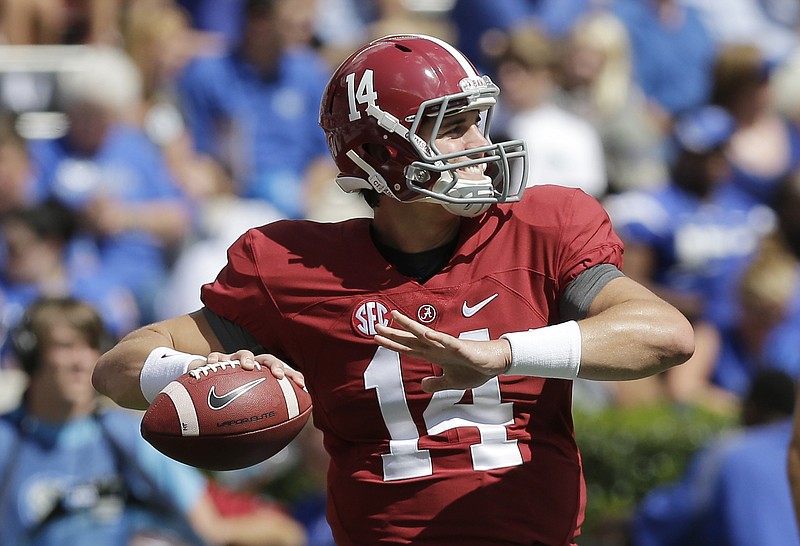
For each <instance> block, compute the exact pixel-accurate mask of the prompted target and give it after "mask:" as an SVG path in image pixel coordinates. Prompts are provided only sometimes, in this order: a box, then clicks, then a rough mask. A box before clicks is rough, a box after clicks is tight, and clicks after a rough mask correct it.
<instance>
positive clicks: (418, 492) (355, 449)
mask: <svg viewBox="0 0 800 546" xmlns="http://www.w3.org/2000/svg"><path fill="white" fill-rule="evenodd" d="M498 93H499V89H498V88H497V86H496V85H495V84H494V83H493V82H492V81H491V80H490V79H489V78H488V77H486V76H481V75H479V74H477V73H476V71H475V68H474V67H473V65H472V64H471V63H470V61H469V60H467V59H466V58H465V57H464V56H463V55H462V54H461V53H460V52H459V51H458V50H456V49H455V48H453V47H452V46H450V45H449V44H447V43H445V42H442V41H440V40H438V39H434V38H431V37H427V36H419V35H403V36H387V37H384V38H382V39H378V40H376V41H373V42H371V43H369V44H367V45H365V46H364V47H362V48H360V49H359V50H358V51H356V52H355V53H354V54H353V55H351V56H350V57H349V58H348V59H347V60H345V61H344V62H343V63H342V64H341V66H340V67H339V68H338V69H337V70H336V71H335V72H334V74H333V76H332V77H331V79H330V82H329V83H328V86H327V89H326V91H325V94H324V96H323V98H322V102H321V106H320V125H321V127H322V129H323V130H324V132H325V135H326V137H327V142H328V146H329V148H330V152H331V155H332V157H333V159H334V161H335V162H336V165H337V167H338V169H339V171H340V174H339V176H338V178H337V183H338V184H339V186H340V187H341V188H342V189H343V190H345V191H348V192H351V191H358V192H361V193H362V195H363V196H364V198H365V199H366V200H367V202H368V203H369V204H370V206H371V207H372V208H373V211H374V215H373V218H359V219H352V220H347V221H344V222H340V223H327V224H325V223H313V222H309V221H302V220H289V221H280V222H275V223H271V224H268V225H265V226H263V227H260V228H256V229H252V230H250V231H248V232H246V233H244V234H243V235H242V236H241V237H240V238H239V240H238V241H237V242H236V243H234V244H233V245H232V246H231V247H230V249H229V251H228V261H227V265H226V266H225V267H224V269H223V270H222V271H221V272H220V273H219V275H218V276H217V278H216V280H215V281H214V282H212V283H210V284H207V285H205V286H203V287H202V292H201V294H202V301H203V304H204V307H203V308H202V309H200V310H198V311H196V312H194V313H191V314H188V315H185V316H181V317H176V318H174V319H170V320H166V321H164V322H160V323H156V324H152V325H149V326H147V327H145V328H142V329H140V330H138V331H135V332H133V333H131V334H129V335H128V336H127V337H125V338H124V339H123V340H122V341H121V342H120V343H119V344H118V345H117V346H116V347H114V348H113V349H111V350H110V351H109V352H107V353H106V354H105V355H103V356H102V357H101V358H100V360H99V361H98V364H97V367H96V369H95V372H94V377H93V379H94V383H95V385H96V387H97V388H98V389H99V390H100V391H101V392H103V393H105V394H107V395H109V396H110V397H111V398H113V399H114V400H116V401H117V402H118V403H120V404H122V405H125V406H129V407H138V408H144V407H146V406H147V404H148V400H151V399H152V397H153V396H155V394H156V393H157V392H158V390H159V389H160V388H162V387H164V386H165V385H166V384H167V383H168V382H169V381H171V380H172V379H174V378H175V377H177V375H179V374H181V373H183V372H185V371H186V370H187V369H190V368H194V367H196V366H198V365H200V364H202V363H205V362H206V361H208V362H217V361H220V360H224V359H231V358H236V359H239V360H242V361H243V362H245V366H246V367H247V366H249V367H252V366H253V365H254V363H256V362H257V363H258V364H260V365H263V366H268V367H270V369H271V370H272V372H273V373H274V374H275V375H276V376H278V377H282V376H284V375H286V376H288V377H290V378H291V379H293V380H295V381H297V382H300V383H304V384H305V385H306V386H307V388H308V390H309V392H310V394H311V397H312V399H313V403H314V424H315V426H317V427H319V428H320V429H321V430H322V431H323V433H324V444H325V447H326V449H327V451H328V452H329V454H330V456H331V464H330V468H329V471H328V505H327V509H328V520H329V521H330V524H331V527H332V529H333V533H334V537H335V539H336V541H337V544H340V545H342V546H347V545H374V544H415V545H432V544H439V545H440V544H459V545H462V546H470V545H472V546H477V545H488V544H491V545H500V544H508V545H539V544H541V545H553V546H555V545H558V546H566V545H571V544H574V542H575V539H576V537H577V536H578V534H579V532H580V524H581V519H582V514H583V508H584V502H585V491H584V488H583V477H582V470H581V463H580V456H579V452H578V448H577V445H576V442H575V438H574V434H573V426H572V417H571V403H572V394H571V392H572V380H573V379H575V378H576V377H582V378H587V379H594V380H626V379H635V378H640V377H644V376H647V375H651V374H655V373H658V372H661V371H663V370H665V369H667V368H669V367H671V366H675V365H678V364H680V363H682V362H684V361H686V360H687V359H688V358H689V356H691V354H692V352H693V350H694V337H693V332H692V328H691V326H690V324H689V322H688V321H687V320H686V319H685V317H684V316H683V315H681V314H680V313H679V312H678V311H677V310H676V309H675V308H673V307H672V306H670V305H669V304H667V303H666V302H664V301H663V300H661V299H659V298H658V297H656V296H655V295H654V294H653V293H651V292H650V291H648V290H647V289H645V288H644V287H642V286H641V285H639V284H637V283H636V282H634V281H632V280H631V279H628V278H627V277H625V275H624V274H623V273H622V272H621V268H622V252H623V248H622V243H621V242H620V240H619V239H618V238H617V236H616V235H615V234H614V232H613V230H612V228H611V224H610V222H609V219H608V217H607V215H606V214H605V211H604V210H603V208H602V207H601V206H600V205H599V204H598V203H597V201H595V200H594V199H593V198H591V197H589V196H588V195H586V194H585V193H583V192H582V191H580V190H576V189H567V188H563V187H559V186H547V185H543V186H533V187H530V188H528V189H527V190H526V189H525V178H526V176H527V171H528V169H527V151H526V148H525V144H524V142H521V141H505V142H498V143H492V142H491V140H490V139H489V136H488V135H489V123H490V121H491V115H492V110H493V107H494V105H495V102H496V98H497V95H498ZM162 356H164V358H161V357H162ZM201 357H202V358H201Z"/></svg>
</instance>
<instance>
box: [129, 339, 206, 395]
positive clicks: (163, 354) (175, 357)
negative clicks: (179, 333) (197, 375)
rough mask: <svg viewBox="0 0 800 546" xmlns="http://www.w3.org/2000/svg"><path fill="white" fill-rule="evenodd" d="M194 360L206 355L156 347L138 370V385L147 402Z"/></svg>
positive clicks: (183, 372)
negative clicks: (139, 370)
mask: <svg viewBox="0 0 800 546" xmlns="http://www.w3.org/2000/svg"><path fill="white" fill-rule="evenodd" d="M195 360H202V361H203V362H205V361H206V357H204V356H200V355H190V354H187V353H181V352H179V351H176V350H175V349H170V348H169V347H156V348H155V349H153V350H152V351H151V352H150V354H149V355H147V358H146V359H145V361H144V366H142V371H141V372H139V387H140V388H141V389H142V394H143V395H144V397H145V399H146V400H147V401H148V402H151V403H152V402H153V400H155V398H156V396H157V395H158V393H159V392H161V390H162V389H163V388H164V387H166V386H167V385H169V384H170V383H171V382H172V381H174V380H175V379H177V378H178V377H180V376H181V375H183V374H185V373H186V372H187V371H188V370H189V365H190V364H191V363H192V362H194V361H195Z"/></svg>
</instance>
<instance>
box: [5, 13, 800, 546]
mask: <svg viewBox="0 0 800 546" xmlns="http://www.w3.org/2000/svg"><path fill="white" fill-rule="evenodd" d="M0 6H2V10H1V11H0V13H1V14H2V15H1V16H0V44H2V45H0V342H2V345H0V351H1V352H0V358H2V360H1V361H0V369H2V370H3V371H4V374H5V375H7V376H8V377H12V376H13V374H14V370H15V369H18V368H19V362H18V359H17V355H16V354H15V352H14V351H13V347H12V343H11V342H10V341H9V340H10V337H11V336H10V335H9V334H10V333H11V332H13V331H14V329H15V327H16V326H17V325H18V324H19V322H20V321H21V320H22V319H23V317H24V315H25V311H26V309H27V308H28V307H29V306H30V305H31V304H32V303H33V302H34V301H36V300H37V299H39V298H40V297H42V296H46V297H74V298H77V299H79V300H81V301H84V302H87V303H89V304H91V306H93V307H94V308H95V309H96V310H97V311H98V312H99V314H100V316H101V318H102V321H103V323H104V326H105V328H107V330H108V331H109V332H110V333H111V334H112V336H114V337H117V338H118V337H120V336H122V335H124V334H125V333H127V332H129V331H131V330H132V329H133V328H135V327H137V326H140V325H143V324H146V323H149V322H152V321H154V320H158V319H161V318H166V317H171V316H175V315H177V314H181V313H184V312H188V311H192V310H194V309H196V308H198V307H199V306H200V300H199V287H200V285H201V284H203V283H205V282H209V281H211V280H213V278H214V276H215V275H216V273H217V272H218V270H219V269H220V268H221V266H222V265H223V264H224V262H225V250H226V248H227V246H228V245H229V244H230V243H231V242H233V241H234V240H235V238H236V237H238V236H239V234H241V233H242V232H243V231H244V230H245V229H247V228H249V227H252V226H256V225H260V224H264V223H267V222H270V221H273V220H275V219H279V218H308V219H312V220H318V221H332V220H338V219H344V218H348V217H353V216H368V215H370V210H369V208H368V207H367V206H366V205H365V204H364V203H363V202H362V201H361V199H360V197H358V196H357V195H347V194H344V193H342V192H341V191H340V190H339V189H338V188H337V187H336V185H335V184H333V177H334V176H335V168H334V165H333V163H332V161H331V159H330V157H329V155H328V152H327V147H326V144H325V141H324V138H323V134H322V131H321V130H320V129H319V127H318V124H317V119H318V108H319V101H320V97H321V95H322V91H323V88H324V85H325V83H326V82H327V79H328V77H329V76H330V74H331V73H332V72H333V70H334V68H335V67H336V66H337V65H338V63H339V62H341V61H342V60H343V59H344V58H345V57H346V55H347V54H348V52H349V51H351V50H352V49H353V48H354V47H355V46H357V45H359V44H361V43H363V42H365V41H367V40H369V39H370V38H373V37H377V36H381V35H384V34H390V33H406V32H412V33H424V34H431V35H433V36H437V37H440V38H443V39H445V40H447V41H450V42H451V43H453V44H455V45H456V46H458V47H459V48H460V49H462V50H463V51H464V52H465V53H466V54H467V56H468V57H469V58H471V59H472V60H473V61H474V62H475V63H476V64H478V68H479V71H482V72H484V73H487V74H489V75H490V76H491V77H492V79H493V80H495V81H496V82H497V83H498V84H499V85H500V88H501V90H502V93H501V96H500V99H499V106H498V113H497V115H496V116H495V119H494V120H493V122H492V123H493V125H492V135H493V136H495V137H496V138H497V139H499V138H501V136H503V137H510V138H522V139H524V140H526V141H527V143H528V146H529V153H530V165H531V170H530V177H529V180H528V183H529V184H562V185H568V186H574V187H580V188H582V189H583V190H585V191H586V192H587V193H589V194H591V195H593V196H595V197H596V198H597V199H599V200H600V201H601V202H602V203H603V204H604V205H605V206H606V209H607V211H608V213H609V215H610V217H611V219H612V222H613V224H614V227H615V229H616V231H617V232H618V233H619V235H620V236H621V237H622V239H623V240H624V242H625V245H626V249H625V273H626V274H627V275H629V276H630V277H632V278H634V279H636V280H638V281H640V282H642V283H643V284H644V285H646V286H648V287H649V288H650V289H652V290H653V291H654V292H656V293H657V294H659V295H660V296H661V297H663V298H664V299H666V300H668V301H670V302H671V303H672V304H674V305H675V306H676V307H678V308H679V309H680V310H681V311H683V312H684V313H685V314H686V315H687V316H688V317H689V318H690V319H691V320H692V322H693V324H694V326H695V331H696V334H697V349H696V353H695V355H694V357H693V358H692V360H691V361H690V362H689V363H688V364H687V365H684V366H680V367H679V368H676V369H674V370H671V371H669V372H666V373H664V374H662V375H660V376H656V377H653V378H648V379H646V380H640V381H633V382H625V383H620V384H616V383H608V384H597V383H584V382H577V384H576V396H575V398H576V404H584V405H586V406H587V407H588V408H589V409H592V408H595V407H602V406H604V405H609V404H613V405H622V406H631V407H635V406H636V405H637V404H643V403H652V402H654V401H666V402H668V403H674V404H675V405H676V406H680V405H685V404H699V405H702V406H704V407H706V408H708V409H710V410H712V411H719V412H723V413H727V414H735V413H736V412H739V411H741V410H742V408H743V407H744V403H745V401H746V400H748V399H749V398H748V397H749V396H750V395H751V394H752V389H753V387H754V384H755V380H756V378H757V377H761V375H762V374H763V373H764V371H765V370H769V371H770V372H775V371H777V372H779V373H780V374H782V375H781V377H783V378H785V380H786V381H788V382H790V383H792V384H794V383H795V382H796V381H797V379H798V377H800V212H799V211H800V101H798V100H797V97H798V95H800V47H798V46H800V4H798V3H796V2H791V1H780V0H499V1H487V0H421V1H414V0H225V1H218V0H217V1H214V0H206V1H204V0H2V1H0ZM4 385H5V387H4V388H5V389H6V390H11V389H18V390H19V389H21V388H22V387H21V386H17V385H19V384H18V383H15V382H14V381H11V380H8V381H5V382H4ZM767 398H769V396H768V397H767ZM7 399H11V400H13V393H12V397H11V398H7ZM12 405H13V404H12ZM4 409H6V408H4ZM790 414H791V411H789V412H788V413H786V414H785V415H783V418H784V419H788V416H789V415H790ZM310 435H313V433H310ZM786 441H787V442H788V436H787V439H786ZM316 442H318V439H317V438H316V436H313V440H307V441H306V443H307V444H308V445H312V444H313V445H314V446H316V445H317V444H316ZM308 445H306V447H305V448H298V447H296V448H295V452H294V453H298V452H300V453H303V452H304V453H306V454H307V455H306V458H308V459H310V460H312V461H314V464H312V465H310V466H309V467H308V468H312V467H315V466H314V465H316V464H318V460H319V459H320V458H322V459H324V454H315V453H314V449H319V448H318V446H317V447H308ZM281 465H283V466H284V467H287V468H289V467H292V464H290V463H280V462H276V463H273V464H272V467H276V466H277V467H281ZM281 468H283V467H281ZM279 471H281V470H275V468H271V469H270V468H267V469H259V470H258V471H253V472H251V473H250V474H248V475H246V476H245V477H228V478H226V479H228V480H230V483H231V484H235V485H236V487H239V488H241V487H243V486H242V484H243V483H250V486H249V487H248V490H249V491H252V490H253V489H254V488H253V487H252V483H254V482H255V483H258V480H261V481H268V480H269V479H271V478H272V476H273V474H274V473H276V472H279ZM258 472H260V474H258ZM309 472H310V471H309ZM254 476H255V477H254ZM309 481H313V485H309V487H308V490H309V491H316V492H317V493H318V494H319V493H320V492H321V491H322V488H323V487H324V485H323V482H324V477H318V478H315V479H313V480H309ZM229 485H230V484H229ZM320 498H321V497H319V495H317V496H316V497H314V496H313V495H312V496H311V497H307V498H304V499H302V502H300V501H298V503H297V506H298V507H301V506H302V507H303V508H304V509H306V514H305V515H301V514H300V512H298V513H297V517H298V518H300V519H301V520H303V518H305V519H304V520H303V521H304V523H306V524H307V529H308V530H309V544H320V545H322V544H325V532H324V522H323V521H322V520H321V519H320V517H321V516H320V514H321V513H322V510H323V509H324V506H323V505H321V504H320V503H321V502H322V501H321V500H320ZM315 503H316V504H315ZM643 521H644V520H643ZM644 525H645V523H642V524H641V525H640V526H639V527H640V528H642V529H643V528H644ZM320 526H321V527H322V530H320ZM646 536H647V531H646V529H645V530H641V529H640V537H642V538H641V540H645V538H644V537H646ZM315 537H320V538H319V540H318V542H314V540H316V539H315ZM653 543H654V544H655V542H653ZM677 543H680V544H689V542H688V541H684V542H677ZM782 543H785V544H788V542H782ZM642 544H645V542H642ZM664 544H666V542H664Z"/></svg>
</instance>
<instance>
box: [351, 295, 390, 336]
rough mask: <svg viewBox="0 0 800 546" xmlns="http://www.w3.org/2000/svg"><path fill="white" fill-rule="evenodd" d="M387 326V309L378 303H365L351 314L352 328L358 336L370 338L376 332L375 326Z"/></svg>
mask: <svg viewBox="0 0 800 546" xmlns="http://www.w3.org/2000/svg"><path fill="white" fill-rule="evenodd" d="M376 324H382V325H383V326H388V324H389V309H388V308H387V307H386V306H385V305H384V304H383V303H381V302H379V301H369V300H368V301H365V302H363V303H362V304H361V305H359V306H358V307H357V308H356V310H355V312H354V313H353V328H354V329H355V331H356V332H358V333H359V334H361V335H363V336H366V337H372V336H374V335H375V334H377V332H376V331H375V325H376Z"/></svg>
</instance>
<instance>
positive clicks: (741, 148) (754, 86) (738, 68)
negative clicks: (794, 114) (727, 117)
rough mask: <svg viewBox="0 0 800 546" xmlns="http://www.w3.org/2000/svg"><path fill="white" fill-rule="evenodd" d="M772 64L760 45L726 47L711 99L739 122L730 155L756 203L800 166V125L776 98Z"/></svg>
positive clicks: (741, 185) (737, 180) (737, 181)
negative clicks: (772, 86)
mask: <svg viewBox="0 0 800 546" xmlns="http://www.w3.org/2000/svg"><path fill="white" fill-rule="evenodd" d="M770 78H771V68H770V66H769V64H768V63H767V62H766V61H765V59H764V57H763V55H762V54H761V52H760V51H759V50H758V48H757V47H756V46H755V45H752V44H738V45H731V46H727V47H725V48H723V49H722V50H721V51H720V54H719V56H718V57H717V60H716V63H715V65H714V71H713V88H712V92H711V101H712V102H713V103H714V104H717V105H719V106H722V107H723V108H725V109H726V110H728V112H730V113H731V115H732V116H733V117H734V119H735V120H736V131H735V132H734V134H733V135H732V137H731V143H730V147H729V150H728V157H729V159H730V162H731V165H732V167H733V173H732V174H733V177H732V179H733V185H734V187H736V188H738V189H739V190H740V191H741V192H742V194H743V195H745V196H746V197H747V198H749V199H751V200H752V201H753V202H754V203H771V202H772V197H773V195H774V193H775V189H776V187H777V186H778V184H779V183H780V180H781V179H782V178H783V177H784V176H786V175H787V174H788V173H790V172H791V171H793V170H794V169H796V168H798V166H800V125H797V124H796V123H793V122H791V121H790V120H789V119H788V118H787V117H785V116H784V115H783V114H782V113H781V112H780V111H779V110H778V109H777V108H776V105H775V103H774V101H773V99H772V89H771V79H770Z"/></svg>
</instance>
